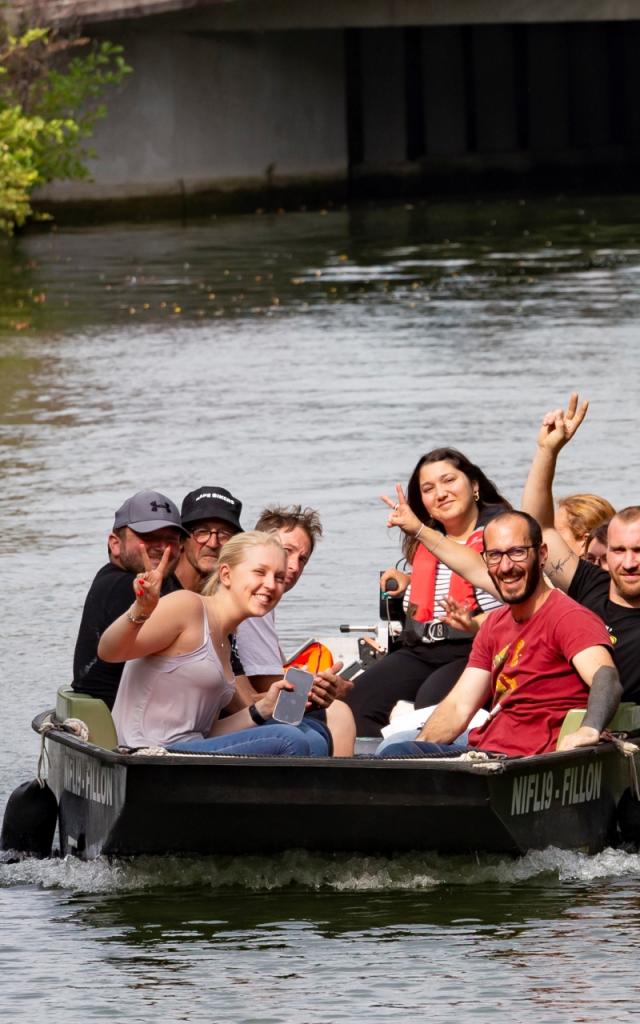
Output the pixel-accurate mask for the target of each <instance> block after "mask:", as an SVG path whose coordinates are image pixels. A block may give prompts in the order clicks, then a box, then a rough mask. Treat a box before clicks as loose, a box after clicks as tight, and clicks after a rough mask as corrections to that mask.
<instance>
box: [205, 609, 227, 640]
mask: <svg viewBox="0 0 640 1024" xmlns="http://www.w3.org/2000/svg"><path fill="white" fill-rule="evenodd" d="M205 612H206V615H207V622H208V624H209V635H210V636H211V641H212V643H213V646H214V647H218V648H219V649H220V650H221V651H225V650H226V648H227V644H228V640H227V637H226V636H225V635H224V633H223V632H222V628H221V626H220V623H219V622H218V619H217V617H216V615H215V613H214V611H213V608H211V609H209V608H208V607H207V606H206V605H205Z"/></svg>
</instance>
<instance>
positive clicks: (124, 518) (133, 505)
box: [113, 491, 187, 533]
mask: <svg viewBox="0 0 640 1024" xmlns="http://www.w3.org/2000/svg"><path fill="white" fill-rule="evenodd" d="M123 526H129V527H131V529H132V530H135V531H136V533H151V532H152V531H153V530H161V529H162V528H163V527H164V526H173V527H175V529H176V530H180V532H181V533H186V532H187V531H186V530H185V529H184V527H183V526H182V523H181V522H180V513H179V512H178V506H177V505H174V503H173V502H172V501H171V498H167V496H166V494H160V491H138V493H137V494H134V495H132V497H131V498H127V500H126V501H125V502H124V504H123V505H121V506H120V508H119V509H118V511H117V512H116V517H115V519H114V521H113V529H114V530H120V529H122V527H123Z"/></svg>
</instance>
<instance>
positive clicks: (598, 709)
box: [582, 665, 622, 732]
mask: <svg viewBox="0 0 640 1024" xmlns="http://www.w3.org/2000/svg"><path fill="white" fill-rule="evenodd" d="M621 696H622V686H621V685H620V676H619V675H618V670H617V669H615V668H613V666H611V665H601V666H600V668H599V669H596V671H595V673H594V676H593V681H592V683H591V691H590V693H589V701H588V703H587V713H586V715H585V716H584V720H583V722H582V724H583V725H588V726H590V728H592V729H597V730H598V732H602V730H603V729H604V727H605V726H606V725H607V723H608V722H610V721H611V719H612V718H613V716H614V715H615V713H616V711H617V709H618V704H619V703H620V698H621Z"/></svg>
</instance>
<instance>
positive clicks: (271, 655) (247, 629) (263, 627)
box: [236, 611, 284, 676]
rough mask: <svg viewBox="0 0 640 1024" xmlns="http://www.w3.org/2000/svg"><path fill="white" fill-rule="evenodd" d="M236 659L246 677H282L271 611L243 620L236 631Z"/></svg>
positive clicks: (282, 659) (278, 644)
mask: <svg viewBox="0 0 640 1024" xmlns="http://www.w3.org/2000/svg"><path fill="white" fill-rule="evenodd" d="M236 644H237V648H238V657H239V658H240V661H241V662H242V667H243V668H244V671H245V675H247V676H276V675H280V676H281V675H282V666H283V664H284V657H283V655H282V651H281V650H280V643H279V641H278V634H277V633H276V620H275V614H274V612H273V611H270V612H267V614H266V615H263V616H262V617H261V618H255V619H245V620H244V622H241V623H240V625H239V626H238V628H237V630H236Z"/></svg>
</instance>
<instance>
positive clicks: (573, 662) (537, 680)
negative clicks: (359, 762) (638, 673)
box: [382, 512, 622, 757]
mask: <svg viewBox="0 0 640 1024" xmlns="http://www.w3.org/2000/svg"><path fill="white" fill-rule="evenodd" d="M482 557H483V559H484V563H485V565H486V571H487V572H488V574H489V576H490V578H491V581H492V583H493V586H494V587H495V590H496V591H497V593H498V594H499V596H500V597H501V598H502V600H503V602H504V605H503V607H502V608H500V609H498V610H497V611H494V612H491V613H490V614H489V616H488V617H487V619H486V620H485V622H483V624H482V625H481V627H480V630H479V632H478V635H477V636H476V638H475V640H474V642H473V646H472V648H471V654H470V656H469V660H468V662H467V667H466V668H465V670H464V672H463V673H462V675H461V677H460V679H459V680H458V682H457V683H456V685H455V686H454V688H453V690H451V692H450V693H449V694H448V695H447V697H445V699H444V700H443V701H442V702H441V703H440V704H439V705H438V707H437V708H436V710H435V711H434V713H433V715H432V716H431V717H430V718H429V719H428V721H427V723H426V725H425V726H424V727H423V729H422V730H421V732H420V733H419V734H418V737H417V740H416V741H414V742H404V743H395V744H391V745H388V746H387V747H386V749H385V751H384V754H383V755H382V756H384V757H406V756H411V757H420V756H427V755H433V754H435V753H440V754H443V755H445V756H446V755H451V756H455V755H457V754H461V753H464V752H465V751H466V750H469V749H476V750H484V751H488V752H491V753H503V754H507V755H510V756H527V755H532V754H542V753H545V752H547V751H550V750H555V748H556V743H557V740H558V735H559V733H560V729H561V726H562V722H563V721H564V717H565V715H566V712H567V711H569V710H570V709H571V708H574V707H582V706H584V705H585V704H586V706H587V711H586V715H585V717H584V721H583V723H582V726H581V728H580V729H578V730H577V731H576V732H574V733H571V734H570V735H569V736H566V737H565V738H564V740H563V741H562V745H561V749H563V750H569V749H573V748H574V747H580V746H588V745H590V744H593V743H597V742H598V740H599V738H600V733H601V731H602V729H603V728H604V727H605V726H606V724H607V722H609V721H610V719H611V718H612V717H613V715H614V713H615V711H616V708H617V707H618V704H619V703H620V696H621V693H622V687H621V685H620V680H619V677H618V672H617V670H616V668H615V667H614V664H613V660H612V658H611V644H610V641H609V636H608V634H607V631H606V629H605V627H604V624H603V622H602V620H601V619H599V618H598V616H597V615H594V614H593V612H590V611H588V610H587V609H586V608H583V607H582V606H581V605H579V604H577V603H576V602H575V601H573V600H572V599H571V598H569V597H567V596H566V594H563V593H562V592H561V591H559V590H552V589H551V588H550V587H549V586H548V584H547V583H546V582H545V579H544V576H543V568H544V565H545V562H546V559H547V548H546V545H545V544H544V543H543V541H542V531H541V529H540V526H539V525H538V523H537V522H536V520H535V519H533V518H532V517H531V516H529V515H527V513H525V512H502V513H500V514H499V515H497V516H496V517H495V518H494V519H492V520H491V522H490V523H488V525H487V526H486V527H485V529H484V552H483V556H482ZM489 698H491V713H490V715H489V718H488V719H487V721H486V722H485V723H484V724H483V725H481V726H480V727H479V728H477V729H472V730H471V731H470V732H469V733H468V736H467V737H466V738H465V739H464V741H462V740H460V739H459V737H460V736H461V735H462V734H464V731H465V730H466V728H467V726H468V724H469V722H470V721H471V719H472V717H473V715H474V714H475V713H476V712H477V711H478V710H479V709H480V708H481V707H483V705H484V704H485V703H486V702H487V700H488V699H489Z"/></svg>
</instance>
